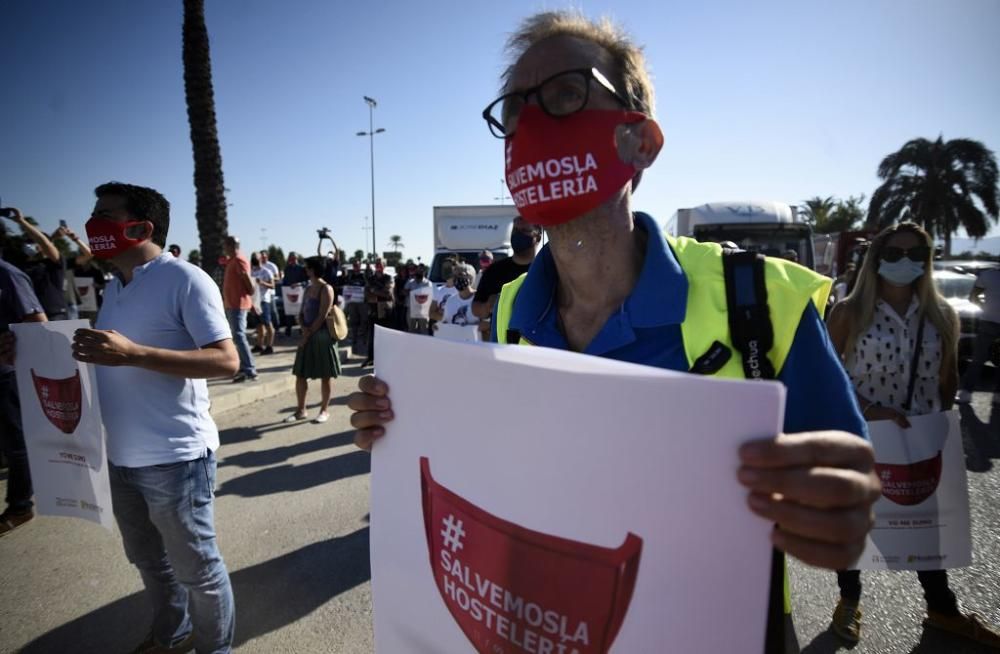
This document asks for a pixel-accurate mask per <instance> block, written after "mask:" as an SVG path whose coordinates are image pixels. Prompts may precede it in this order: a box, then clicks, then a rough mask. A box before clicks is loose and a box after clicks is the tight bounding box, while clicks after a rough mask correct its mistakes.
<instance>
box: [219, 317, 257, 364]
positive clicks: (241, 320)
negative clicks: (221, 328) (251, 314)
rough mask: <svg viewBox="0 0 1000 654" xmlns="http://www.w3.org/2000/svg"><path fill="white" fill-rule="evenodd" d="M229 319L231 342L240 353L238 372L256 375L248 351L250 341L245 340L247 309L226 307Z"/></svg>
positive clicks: (251, 355) (251, 356)
mask: <svg viewBox="0 0 1000 654" xmlns="http://www.w3.org/2000/svg"><path fill="white" fill-rule="evenodd" d="M226 318H227V319H229V329H231V330H232V332H233V343H234V344H235V345H236V351H237V352H238V353H239V355H240V372H242V373H243V374H245V375H251V376H253V375H256V374H257V369H256V368H255V367H254V364H253V354H251V353H250V343H249V342H248V341H247V309H226Z"/></svg>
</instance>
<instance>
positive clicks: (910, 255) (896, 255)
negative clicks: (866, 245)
mask: <svg viewBox="0 0 1000 654" xmlns="http://www.w3.org/2000/svg"><path fill="white" fill-rule="evenodd" d="M929 256H931V249H930V248H929V247H927V246H926V245H915V246H913V247H912V248H900V247H896V246H894V245H887V246H886V247H884V248H882V255H881V258H882V260H883V261H888V262H889V263H895V262H897V261H899V260H900V259H902V258H903V257H906V258H907V259H909V260H910V261H916V262H922V261H927V258H928V257H929Z"/></svg>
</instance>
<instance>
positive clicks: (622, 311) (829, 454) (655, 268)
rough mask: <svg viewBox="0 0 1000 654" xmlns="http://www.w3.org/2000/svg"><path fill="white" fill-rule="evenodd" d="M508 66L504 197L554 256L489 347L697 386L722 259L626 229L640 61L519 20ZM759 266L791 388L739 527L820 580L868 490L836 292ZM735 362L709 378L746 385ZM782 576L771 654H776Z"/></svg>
mask: <svg viewBox="0 0 1000 654" xmlns="http://www.w3.org/2000/svg"><path fill="white" fill-rule="evenodd" d="M508 50H509V52H510V54H511V61H512V64H511V65H510V66H509V68H507V70H506V72H505V73H504V75H503V80H502V81H503V93H502V95H501V97H499V98H498V99H497V100H495V101H494V102H492V103H490V105H489V106H488V107H487V108H486V109H485V110H484V112H483V117H484V118H485V119H486V122H487V125H488V126H489V129H490V131H491V132H492V133H493V134H494V136H496V137H498V138H502V139H503V140H504V156H505V164H506V173H507V184H508V186H509V188H510V192H511V196H512V197H513V198H514V201H515V203H516V204H517V207H518V210H519V212H520V214H521V216H523V217H524V219H525V220H526V221H528V222H531V223H536V224H539V225H542V226H543V227H544V228H545V229H546V231H547V232H548V237H549V243H548V244H547V245H546V246H545V247H544V248H543V249H542V250H541V251H540V252H539V254H538V256H537V257H536V259H535V261H534V263H533V264H532V266H531V268H530V270H529V271H528V273H527V274H526V275H524V276H522V277H521V278H519V279H518V280H516V281H514V282H511V283H510V284H507V285H506V286H505V287H504V289H503V291H502V292H501V294H500V299H499V301H498V304H497V309H496V311H495V313H494V318H495V320H494V326H493V333H494V337H495V338H496V340H498V341H499V342H503V343H520V344H530V345H536V346H545V347H554V348H559V349H566V350H573V351H577V352H584V353H587V354H591V355H596V356H603V357H608V358H613V359H618V360H622V361H629V362H633V363H641V364H645V365H651V366H656V367H660V368H667V369H673V370H681V371H687V370H692V371H698V368H697V365H696V364H698V363H699V361H701V359H702V358H704V357H703V356H700V355H702V352H703V351H704V350H699V349H697V348H696V347H695V342H696V341H697V340H698V337H699V334H698V332H699V331H704V332H706V333H708V334H710V335H711V336H712V337H713V338H715V339H716V340H719V341H722V342H723V343H725V342H732V340H733V339H732V337H731V335H730V334H729V330H728V328H727V325H728V321H727V313H726V310H725V307H726V306H727V303H726V298H725V294H724V292H723V293H722V295H721V298H720V296H719V293H720V289H724V288H725V286H724V283H723V280H722V276H723V267H722V255H721V248H719V247H718V246H717V245H714V244H711V245H709V244H700V243H696V242H693V241H690V240H688V239H683V240H677V241H669V242H668V241H667V239H666V238H665V237H664V235H663V234H662V233H661V232H660V229H659V227H658V226H657V224H656V223H655V222H654V220H653V219H652V218H651V217H650V216H648V215H646V214H644V213H640V212H635V211H633V208H632V194H633V192H634V191H635V190H636V188H637V187H638V185H639V182H640V180H641V178H642V171H643V170H645V169H646V168H648V167H649V166H651V165H652V164H653V163H654V162H655V161H656V159H657V157H658V155H659V154H660V150H661V148H662V147H663V135H662V133H661V131H660V127H659V125H658V124H657V122H656V121H655V120H654V119H653V104H654V99H653V95H654V93H653V87H652V83H651V82H650V79H649V76H648V74H647V72H646V70H645V63H644V60H643V55H642V51H641V50H640V49H639V48H638V47H637V46H636V45H635V44H633V43H632V42H631V41H630V40H629V39H628V37H626V36H624V34H623V33H622V32H621V31H620V30H619V29H618V28H617V27H615V26H614V25H612V24H611V23H610V22H608V21H602V22H593V21H590V20H588V19H587V18H585V17H583V16H581V15H580V14H577V13H574V12H545V13H541V14H537V15H535V16H532V17H530V18H528V19H527V20H526V21H525V22H524V23H523V24H522V26H521V29H520V30H519V31H518V32H516V33H515V34H514V35H513V36H512V37H511V39H510V40H509V41H508ZM765 266H766V273H767V290H768V293H769V295H768V308H769V309H770V315H771V321H772V323H773V324H774V327H775V334H778V333H784V334H785V336H783V337H780V338H779V337H776V338H775V343H774V347H773V349H771V350H769V351H766V353H767V356H768V357H770V360H772V361H774V362H775V365H774V377H776V378H777V379H778V380H780V381H782V382H783V383H784V384H785V385H786V386H787V388H788V399H787V406H788V410H787V413H786V417H785V425H784V427H785V432H786V433H785V434H782V435H780V436H778V437H777V438H775V439H768V440H763V441H757V442H752V443H748V444H746V445H745V446H744V447H743V448H741V451H740V453H739V455H740V458H741V461H742V467H741V469H740V470H739V472H738V473H737V474H738V478H739V480H740V482H741V483H743V484H744V485H745V486H746V487H747V488H748V490H749V493H748V497H747V501H748V505H749V507H750V509H751V510H752V511H754V512H755V513H757V514H758V515H760V516H762V517H763V518H765V519H767V520H769V521H771V522H774V523H776V524H777V529H775V530H774V532H773V541H774V544H775V546H776V547H777V548H779V549H781V550H783V551H785V552H787V553H789V554H792V555H794V556H796V557H798V558H799V559H801V560H803V561H805V562H807V563H810V564H812V565H816V566H821V567H825V568H831V569H837V568H838V567H843V566H849V565H853V564H854V562H855V561H856V560H857V558H858V556H859V555H860V553H861V551H862V549H863V546H864V541H865V536H866V534H867V532H868V530H869V529H870V525H871V505H872V503H873V502H874V501H875V499H876V498H877V497H878V495H879V482H878V479H877V477H876V476H875V475H874V474H873V472H872V470H873V456H872V450H871V447H870V446H869V444H868V443H867V441H866V440H865V439H864V438H858V436H864V435H866V433H867V432H866V428H865V423H864V420H863V419H862V418H861V415H860V412H859V410H858V406H857V402H856V400H855V398H854V394H853V392H852V390H851V386H850V383H849V381H848V380H847V377H846V375H845V373H844V371H843V368H842V367H841V365H840V362H839V360H838V358H837V356H836V354H835V353H834V351H833V350H832V348H831V347H830V344H829V339H828V337H827V335H826V330H825V328H824V325H823V322H822V320H821V319H820V316H819V312H818V311H817V308H816V305H815V298H816V297H819V296H822V299H823V300H825V295H826V294H827V293H828V291H829V282H828V281H826V282H824V281H823V280H822V279H820V278H819V277H818V276H816V275H814V274H813V273H811V272H810V271H807V270H805V269H803V268H801V267H799V266H794V265H792V264H789V263H788V262H784V261H781V260H778V261H771V260H768V262H767V263H766V264H765ZM706 302H708V303H709V304H706ZM706 307H707V309H706ZM708 344H709V345H711V344H712V341H711V340H709V341H708ZM723 347H724V346H723ZM692 355H693V356H692ZM694 359H697V360H694ZM738 360H739V356H733V357H731V360H730V361H729V363H728V364H724V365H725V366H726V367H723V368H721V369H719V368H717V369H715V370H704V371H702V372H706V373H708V374H720V375H723V376H740V377H742V376H743V372H744V368H743V367H742V366H741V365H740V363H739V362H738ZM359 388H360V392H358V393H355V394H353V395H352V396H351V397H350V399H349V402H348V404H349V406H350V407H351V409H352V410H353V411H354V412H355V413H354V415H353V417H352V424H353V425H354V426H355V427H356V428H357V429H358V431H357V434H356V436H355V442H356V443H357V444H358V446H359V447H362V448H364V449H368V448H370V447H371V445H372V442H373V441H374V440H375V439H377V438H379V437H381V436H382V435H384V433H385V430H384V425H385V423H387V422H388V421H390V420H391V419H392V408H391V402H390V400H389V397H388V388H387V387H386V385H385V384H384V383H383V382H381V381H379V380H378V379H377V378H375V377H371V376H369V377H365V378H363V379H362V380H361V381H360V383H359ZM719 404H720V408H721V407H724V406H725V400H724V398H720V401H719ZM651 431H654V432H655V430H651ZM651 437H656V435H655V433H651ZM639 456H641V453H640V454H639ZM778 565H779V566H780V558H779V559H778ZM775 570H776V572H777V574H778V577H777V589H778V590H777V593H775V592H772V593H771V610H770V618H769V626H768V651H782V649H783V636H782V630H781V624H782V622H781V592H780V580H781V577H780V570H781V568H780V567H775ZM772 585H775V582H774V577H773V576H772ZM719 590H720V591H721V590H722V589H719ZM775 597H776V598H777V600H775ZM775 615H777V618H776V619H775V618H774V616H775ZM748 651H749V650H748Z"/></svg>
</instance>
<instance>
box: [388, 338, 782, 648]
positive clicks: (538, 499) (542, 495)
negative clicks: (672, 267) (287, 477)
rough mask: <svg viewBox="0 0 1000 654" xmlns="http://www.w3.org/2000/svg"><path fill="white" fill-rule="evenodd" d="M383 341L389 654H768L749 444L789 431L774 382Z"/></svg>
mask: <svg viewBox="0 0 1000 654" xmlns="http://www.w3.org/2000/svg"><path fill="white" fill-rule="evenodd" d="M376 340H377V343H376V349H377V350H378V351H379V363H378V372H377V374H378V376H379V377H380V378H381V379H383V380H385V381H386V383H387V384H388V385H389V387H390V389H391V396H392V402H393V410H394V413H395V419H394V420H393V422H392V423H391V424H390V425H389V426H388V429H387V433H386V436H385V437H384V438H383V439H381V440H380V441H379V442H378V443H377V444H376V446H375V448H374V450H373V452H372V478H371V524H372V533H371V538H372V540H371V562H372V593H373V601H374V624H375V648H376V652H380V653H382V652H384V653H387V654H395V653H396V652H428V653H430V652H433V653H434V654H451V653H455V654H458V653H478V654H527V653H530V654H540V653H542V652H545V653H548V654H574V653H575V654H603V653H607V652H612V653H619V654H621V653H631V652H684V653H685V654H697V653H699V652H704V653H709V652H710V653H712V654H717V653H718V652H754V651H758V652H759V651H761V650H762V649H763V644H764V631H765V617H766V612H767V591H768V573H769V566H770V554H771V546H770V542H769V539H768V537H769V533H770V530H771V526H770V525H768V524H767V523H766V522H765V521H763V520H761V519H758V518H756V517H755V516H754V515H753V514H751V513H750V511H749V509H748V508H747V506H746V493H745V491H744V490H743V489H742V488H741V487H740V485H739V484H738V483H737V481H736V469H737V467H738V461H737V449H738V446H739V444H740V443H742V442H745V441H746V440H749V439H752V438H759V437H766V436H769V435H773V434H776V433H777V432H778V431H779V430H780V426H781V423H782V415H783V411H784V388H783V387H782V386H781V385H780V384H775V383H769V382H743V381H728V380H713V379H708V378H705V377H700V376H691V375H686V374H680V373H672V372H667V371H663V370H659V369H654V368H648V367H645V366H637V365H633V364H627V363H622V362H618V361H611V360H608V359H601V358H596V357H591V356H586V355H581V354H575V353H570V352H561V351H556V350H551V349H547V348H534V347H516V346H499V345H495V344H479V345H467V344H461V343H454V342H447V341H444V340H442V339H438V338H421V337H420V336H418V335H412V334H403V333H400V332H395V331H391V330H384V329H381V328H377V329H376ZM442 393H445V395H442ZM442 397H447V405H448V409H447V411H446V412H445V413H444V414H441V413H440V412H437V413H434V412H428V411H427V407H429V406H440V405H441V399H442ZM721 398H725V400H724V401H722V399H721ZM719 616H725V619H724V620H720V618H719ZM755 644H756V645H755Z"/></svg>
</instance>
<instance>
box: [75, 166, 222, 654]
mask: <svg viewBox="0 0 1000 654" xmlns="http://www.w3.org/2000/svg"><path fill="white" fill-rule="evenodd" d="M94 193H95V195H96V196H97V204H96V205H95V206H94V212H93V216H92V217H91V218H90V220H89V221H88V222H87V236H88V238H89V240H90V247H91V250H92V251H93V253H94V256H95V257H98V258H103V259H105V260H108V261H110V262H111V264H112V265H113V266H114V267H115V268H116V269H117V270H118V277H117V278H116V279H115V280H113V281H111V282H109V283H108V285H107V288H106V289H105V291H104V304H103V305H102V306H101V310H100V313H99V314H98V315H97V322H96V324H95V329H80V330H78V331H77V332H76V335H75V338H74V341H73V355H74V357H75V358H76V359H78V360H79V361H83V362H85V363H91V364H96V365H97V384H98V388H99V389H100V395H101V412H102V414H103V416H104V426H105V429H106V431H107V439H108V459H109V462H110V464H109V466H108V468H109V475H110V479H111V494H112V503H113V505H114V513H115V519H116V520H117V522H118V527H119V528H120V530H121V533H122V540H123V542H124V546H125V553H126V555H128V558H129V561H131V562H132V563H133V564H134V565H135V566H136V567H137V568H138V569H139V573H140V575H141V576H142V580H143V583H144V584H145V586H146V595H147V597H148V598H149V601H150V602H151V603H152V604H153V625H152V629H151V633H150V635H149V637H148V638H147V639H146V642H144V643H142V644H141V645H140V646H139V647H138V648H137V649H136V650H135V651H136V652H187V651H188V650H189V649H191V648H192V647H194V648H195V649H196V651H198V652H199V653H205V654H208V653H212V654H221V653H226V652H230V651H231V650H232V639H233V630H234V624H235V621H234V609H233V593H232V588H231V586H230V582H229V573H228V572H227V571H226V567H225V564H224V563H223V560H222V555H221V554H220V553H219V548H218V545H217V543H216V538H215V521H214V516H213V491H214V485H215V450H216V449H217V448H218V447H219V433H218V430H217V429H216V426H215V423H214V422H213V421H212V418H211V416H210V415H209V412H208V409H209V398H208V387H207V384H206V381H205V380H206V378H210V377H226V376H231V375H233V374H234V373H235V372H236V371H237V369H238V367H239V356H238V355H237V353H236V348H235V347H234V345H233V342H232V338H231V335H230V330H229V324H228V323H227V321H226V316H225V312H224V311H223V308H222V297H221V295H220V293H219V288H218V286H216V284H215V282H214V281H212V278H211V277H209V276H208V275H207V274H206V273H205V272H203V271H202V270H201V269H200V268H197V267H195V266H193V265H191V264H189V263H187V262H185V261H183V260H181V259H178V258H175V257H173V256H172V255H171V254H170V253H169V252H164V251H163V249H162V248H163V246H164V244H165V243H166V237H167V229H168V227H169V225H170V205H169V203H168V202H167V200H166V199H165V198H164V197H163V196H162V195H160V194H159V193H157V192H156V191H154V190H153V189H149V188H143V187H140V186H133V185H130V184H120V183H117V182H111V183H108V184H104V185H102V186H99V187H97V189H95V191H94Z"/></svg>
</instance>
